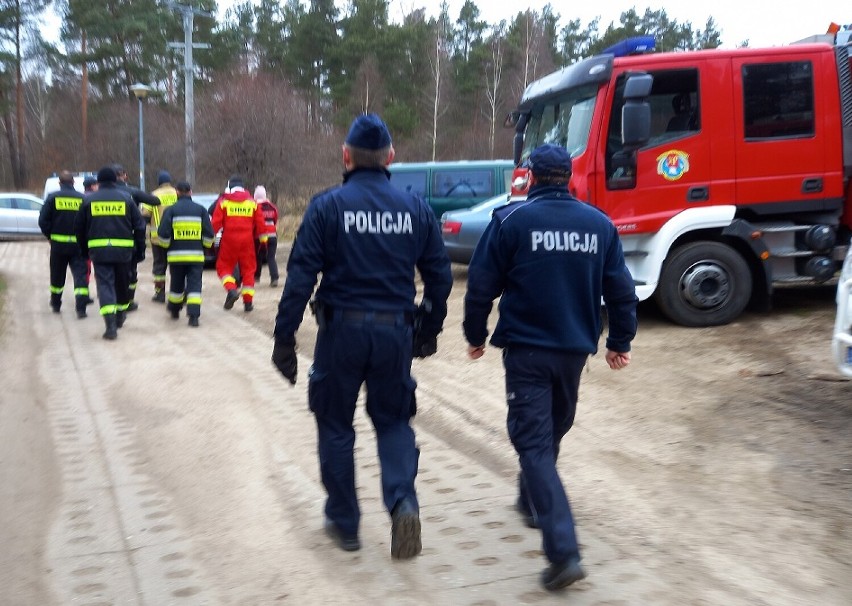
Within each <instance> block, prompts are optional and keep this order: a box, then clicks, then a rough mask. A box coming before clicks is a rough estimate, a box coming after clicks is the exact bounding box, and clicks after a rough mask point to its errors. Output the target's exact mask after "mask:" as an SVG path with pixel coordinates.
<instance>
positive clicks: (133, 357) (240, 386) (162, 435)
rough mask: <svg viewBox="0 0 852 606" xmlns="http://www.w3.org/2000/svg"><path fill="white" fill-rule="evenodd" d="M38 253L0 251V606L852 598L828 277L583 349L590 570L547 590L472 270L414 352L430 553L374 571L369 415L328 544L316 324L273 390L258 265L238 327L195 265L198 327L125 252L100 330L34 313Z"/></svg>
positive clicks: (146, 266) (575, 439)
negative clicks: (613, 358)
mask: <svg viewBox="0 0 852 606" xmlns="http://www.w3.org/2000/svg"><path fill="white" fill-rule="evenodd" d="M285 248H286V247H285ZM286 254H287V251H286V249H285V250H282V251H280V255H279V257H280V259H281V260H282V261H283V260H284V259H285V258H286ZM47 257H48V248H47V245H46V244H45V243H44V242H36V241H30V242H0V275H2V277H3V279H4V280H5V281H6V283H7V289H6V292H5V294H4V301H3V313H2V316H0V352H2V353H0V356H2V364H0V380H2V383H0V385H2V391H0V402H1V403H2V404H0V472H2V482H0V520H2V523H0V544H2V545H3V548H2V550H0V604H3V605H39V606H41V605H54V604H55V605H66V604H79V605H87V606H95V605H105V604H134V605H164V604H176V605H184V604H186V605H194V604H235V605H249V604H278V603H289V604H299V605H302V604H353V605H358V604H373V605H375V604H453V605H456V604H458V605H464V606H473V605H478V606H485V605H514V604H557V603H564V602H569V603H571V604H575V605H581V606H582V605H590V606H591V605H595V606H603V605H610V606H612V605H635V604H649V605H673V606H674V605H683V604H712V605H716V604H718V605H725V606H728V605H755V604H756V605H767V606H769V605H771V606H783V605H802V604H820V605H823V604H825V605H837V606H841V605H847V604H850V603H852V531H850V524H849V520H850V514H851V513H852V444H850V436H852V383H850V382H849V381H844V380H841V379H840V377H839V376H838V375H837V374H836V373H835V372H834V369H833V367H832V364H831V360H830V347H829V340H830V332H831V327H832V319H833V314H834V307H833V293H832V291H831V289H828V288H825V289H816V290H809V291H804V292H801V291H794V292H791V293H782V294H780V295H778V296H777V297H776V311H775V312H774V313H772V314H770V315H746V316H744V317H743V318H742V319H741V320H740V321H738V322H736V323H735V324H732V325H730V326H726V327H721V328H713V329H699V330H694V329H684V328H680V327H676V326H673V325H671V324H669V323H667V322H666V321H664V320H662V319H661V318H660V317H659V315H658V314H657V312H656V311H655V310H654V308H653V306H650V305H643V306H642V308H641V310H640V312H641V313H640V332H639V336H638V337H637V340H636V342H635V345H634V354H633V356H634V357H633V359H634V363H633V365H632V366H631V367H630V368H629V369H627V370H625V371H622V372H618V373H615V372H612V371H610V370H609V369H608V368H607V367H606V365H605V363H604V361H603V359H602V357H601V356H597V357H595V358H593V359H592V360H591V361H590V364H589V367H588V372H586V373H585V374H584V379H583V385H582V388H581V398H580V406H579V411H578V418H577V422H576V424H575V426H574V428H573V429H572V430H571V432H570V433H569V435H568V436H567V438H566V440H565V441H564V442H563V455H562V457H561V460H560V471H561V474H562V476H563V479H564V481H565V483H566V486H567V488H568V491H569V494H570V496H571V499H572V504H573V506H574V509H575V513H576V516H577V519H578V534H579V537H580V540H581V543H582V546H583V554H584V565H585V566H586V568H587V571H588V573H589V576H588V578H587V579H586V580H584V581H582V582H580V583H577V584H576V585H574V586H572V587H571V588H570V589H569V590H568V591H566V592H565V593H562V594H558V595H551V594H548V593H546V592H544V591H542V590H541V589H540V588H539V585H538V582H537V579H538V576H537V575H538V573H539V572H540V570H541V569H542V568H543V567H544V559H543V557H542V554H541V550H540V537H539V536H538V534H537V532H535V531H532V530H529V529H527V528H525V527H524V526H523V524H522V523H521V520H520V519H519V518H518V517H517V515H516V514H515V513H514V512H513V510H512V504H513V502H514V498H515V473H516V460H515V457H514V455H513V452H512V449H511V446H510V444H509V442H508V439H507V437H506V431H505V403H504V399H503V382H502V381H503V379H502V377H503V374H502V367H501V364H500V355H499V351H498V350H495V349H493V348H491V349H489V350H488V352H487V353H486V356H485V357H484V358H483V359H481V360H479V361H476V362H471V361H469V360H467V358H466V356H465V346H464V342H463V339H462V336H461V330H460V323H461V313H462V304H461V301H462V297H463V294H464V282H465V279H466V268H464V267H463V266H454V272H455V274H456V285H455V289H454V291H453V294H452V301H451V308H450V317H449V318H448V322H447V327H446V330H445V333H444V334H443V335H442V337H441V340H440V343H439V352H438V354H437V355H436V356H434V357H432V358H430V359H427V360H424V361H419V360H418V361H415V364H414V374H415V377H416V379H417V381H418V384H419V387H418V392H417V393H418V406H419V412H418V416H417V418H416V429H417V434H418V441H419V443H420V447H421V450H422V454H421V470H420V475H419V476H418V490H419V495H420V500H421V506H422V511H421V515H422V519H423V543H424V550H423V555H422V556H421V557H419V558H416V559H415V560H413V561H408V562H392V561H391V560H390V555H389V520H388V516H387V514H386V512H384V511H383V508H382V505H381V502H380V490H379V479H378V476H379V469H378V466H377V460H376V457H375V442H374V440H373V436H372V431H371V428H370V426H369V421H368V420H367V419H366V418H365V417H364V415H363V411H362V409H361V408H359V413H358V415H357V423H358V430H359V438H358V442H357V462H358V480H359V486H360V495H361V504H362V508H363V510H364V517H363V523H362V532H361V534H362V537H361V538H362V544H363V548H362V550H361V551H360V552H357V553H355V554H349V553H344V552H341V551H339V550H337V549H335V548H334V547H332V546H331V544H330V543H329V541H328V539H327V538H326V537H325V536H324V535H323V533H322V530H321V524H322V506H323V498H324V494H323V489H322V486H321V484H320V483H319V478H318V465H317V461H316V455H315V435H314V433H315V428H314V423H313V418H312V416H311V415H310V413H309V412H308V410H307V406H306V397H305V386H306V372H307V369H308V366H309V365H310V357H311V351H312V344H313V338H314V331H315V326H314V325H313V321H312V320H311V318H310V317H307V318H306V320H305V323H304V324H303V327H302V329H301V330H300V332H299V335H298V341H299V353H300V360H299V362H300V376H299V383H298V384H297V386H296V387H295V388H290V387H289V386H288V385H287V384H285V383H284V381H283V380H282V379H281V378H280V377H279V376H278V375H277V373H276V372H275V371H274V369H273V367H272V366H271V364H270V362H269V356H270V353H271V340H270V335H271V328H272V320H273V318H274V314H275V308H276V306H277V300H278V297H279V295H280V288H279V289H271V288H269V287H268V286H267V284H268V275H267V274H266V273H264V278H263V280H262V284H261V286H260V287H259V288H258V295H257V300H256V304H255V311H254V312H253V313H252V314H245V313H244V312H243V311H242V310H241V308H240V305H239V304H238V305H237V306H236V307H235V308H234V310H232V311H230V312H227V311H225V310H223V309H222V306H221V304H222V300H223V298H224V297H223V292H222V290H221V286H220V285H219V284H218V282H217V281H216V278H215V274H214V273H213V272H211V271H206V272H205V276H204V278H205V285H204V296H205V302H204V305H203V310H202V318H201V328H199V329H190V328H189V327H187V325H186V323H185V322H186V321H185V319H183V318H182V319H181V320H180V321H178V322H174V321H172V320H171V319H170V318H169V317H168V315H167V314H166V312H165V310H164V309H163V307H162V306H161V305H158V304H155V303H152V302H150V296H151V294H152V290H151V284H150V279H149V275H150V261H148V262H146V263H143V264H142V265H141V266H140V291H139V295H138V300H139V301H140V310H139V311H137V312H135V313H133V314H131V315H130V316H129V319H128V322H127V324H126V326H125V327H124V328H123V329H121V332H120V336H119V339H118V340H117V341H115V342H106V341H104V340H103V339H101V334H102V332H103V323H102V321H101V320H100V318H99V317H97V316H96V315H94V313H90V317H89V318H88V319H86V320H77V319H76V317H75V316H74V313H73V302H72V300H71V296H70V293H69V290H68V289H66V295H65V302H64V308H63V311H62V313H61V314H58V315H57V314H53V313H51V311H50V309H49V307H48V304H47V299H48V295H47V285H48V272H47ZM69 279H70V276H69ZM90 309H91V308H90ZM492 319H493V318H492ZM492 326H493V323H492Z"/></svg>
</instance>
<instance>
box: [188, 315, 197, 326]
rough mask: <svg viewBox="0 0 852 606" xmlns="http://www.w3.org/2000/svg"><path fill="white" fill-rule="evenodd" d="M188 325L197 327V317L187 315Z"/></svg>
mask: <svg viewBox="0 0 852 606" xmlns="http://www.w3.org/2000/svg"><path fill="white" fill-rule="evenodd" d="M189 325H190V326H193V327H195V328H198V318H196V317H195V316H189Z"/></svg>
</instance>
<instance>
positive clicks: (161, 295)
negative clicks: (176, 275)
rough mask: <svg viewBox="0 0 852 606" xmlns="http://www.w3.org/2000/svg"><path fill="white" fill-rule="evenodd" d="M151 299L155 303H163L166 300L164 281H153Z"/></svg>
mask: <svg viewBox="0 0 852 606" xmlns="http://www.w3.org/2000/svg"><path fill="white" fill-rule="evenodd" d="M151 300H152V301H154V302H155V303H165V302H166V283H165V282H154V296H153V297H151Z"/></svg>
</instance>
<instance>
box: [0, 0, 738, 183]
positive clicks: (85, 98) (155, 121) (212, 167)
mask: <svg viewBox="0 0 852 606" xmlns="http://www.w3.org/2000/svg"><path fill="white" fill-rule="evenodd" d="M389 6H390V2H389V1H388V0H350V1H349V2H348V3H347V4H346V5H345V7H342V8H341V7H340V6H339V5H338V4H336V3H335V2H334V0H309V1H308V2H300V1H299V0H284V1H279V0H260V1H259V2H255V3H252V2H244V3H242V4H238V5H236V6H235V7H233V8H231V9H229V10H228V11H227V12H226V13H225V15H224V17H223V18H222V19H221V20H219V19H217V18H216V17H215V15H216V14H217V6H216V2H215V1H214V0H195V1H194V2H193V3H192V8H193V9H194V11H193V13H192V18H191V21H192V29H191V37H192V42H193V43H194V44H196V45H198V47H197V48H194V50H193V69H192V77H193V90H194V107H195V111H194V124H195V146H194V155H195V176H196V179H195V180H196V181H197V183H195V184H194V185H195V189H196V191H202V190H206V191H216V190H219V189H221V188H222V187H223V186H224V184H225V181H226V180H227V177H228V175H230V174H231V173H234V172H240V173H242V174H243V175H244V176H245V178H246V180H247V181H248V182H249V183H261V182H262V183H265V184H266V186H267V189H269V190H270V191H271V192H272V194H273V196H274V197H276V198H281V197H290V196H294V197H299V196H304V195H305V194H306V193H307V192H309V191H310V190H311V189H314V188H316V187H318V186H320V185H329V184H331V183H333V182H334V181H335V180H338V179H339V176H340V172H341V161H340V141H341V140H342V138H343V135H344V132H345V128H346V126H347V125H348V123H349V122H350V121H351V119H352V118H353V117H354V116H355V115H357V114H358V113H361V112H367V111H372V112H378V113H380V114H381V115H382V116H383V117H384V119H385V120H386V121H387V123H388V125H389V127H390V129H391V132H392V134H393V136H394V144H395V147H396V148H397V159H398V160H406V161H422V160H432V159H435V160H450V159H483V158H505V157H508V156H510V153H511V152H510V150H511V137H512V132H511V131H510V130H507V129H504V128H502V124H503V121H504V118H505V116H506V114H507V113H508V112H509V111H511V110H512V109H513V108H514V106H515V105H516V104H517V102H518V100H519V99H520V96H521V93H522V92H523V90H524V88H525V87H526V86H527V84H529V83H530V82H532V81H533V80H536V79H537V78H540V77H541V76H543V75H545V74H547V73H550V72H552V71H553V70H555V69H557V68H559V67H562V66H564V65H568V64H570V63H572V62H574V61H576V60H577V59H579V58H582V57H586V56H590V55H593V54H595V53H596V52H599V51H601V50H603V49H604V48H606V47H608V46H610V45H611V44H613V43H615V42H617V41H619V40H621V39H623V38H625V37H628V36H635V35H643V34H645V35H647V34H650V35H653V36H654V37H655V38H656V41H657V50H661V51H664V50H680V51H687V50H693V49H700V48H713V47H717V46H719V45H720V44H721V42H722V40H721V34H720V32H719V30H718V29H717V25H716V23H715V22H714V20H713V19H712V17H710V18H708V20H707V22H706V23H704V24H701V25H700V27H696V26H695V25H694V24H692V23H690V22H685V23H681V22H678V21H677V20H675V19H670V18H669V17H668V15H667V14H666V11H665V10H664V9H656V10H654V9H651V8H647V9H645V10H644V12H641V13H640V12H637V10H636V9H635V8H628V9H626V10H625V11H624V12H623V13H621V16H620V19H619V21H618V23H615V22H612V23H609V24H602V23H601V22H600V19H599V18H598V19H595V20H593V21H591V22H589V23H581V22H580V20H571V19H570V18H569V17H566V16H563V15H560V14H559V13H558V12H556V10H555V9H554V8H553V7H552V6H551V5H546V6H545V7H544V8H543V9H541V10H540V11H535V10H530V9H527V10H523V11H518V12H517V13H515V14H514V15H507V17H506V19H504V20H501V21H499V22H498V23H488V22H486V21H485V20H484V19H482V17H481V12H480V9H479V7H478V6H477V4H476V3H475V2H474V1H473V0H467V1H466V2H465V3H464V5H463V6H462V7H461V9H460V11H459V13H458V14H452V15H451V14H450V13H449V8H448V6H447V4H446V3H445V4H444V5H443V6H442V7H441V11H440V14H438V15H429V14H427V13H426V11H425V9H416V10H412V11H411V12H410V13H408V14H406V15H405V16H404V17H403V18H402V19H401V20H400V21H399V22H395V21H392V20H391V19H390V18H389ZM181 8H182V7H181V5H179V4H177V3H175V2H169V1H158V0H109V1H108V2H105V1H104V0H0V124H1V125H2V131H3V132H2V140H0V187H2V188H3V189H13V188H14V189H29V190H31V191H36V192H39V193H40V188H41V186H42V185H43V183H44V179H45V177H46V176H47V175H48V174H50V173H51V172H53V171H56V170H59V169H62V168H71V169H73V170H77V171H84V170H96V169H97V168H98V167H99V166H101V165H103V164H104V163H107V162H119V163H122V164H124V165H125V166H126V167H127V168H128V172H130V173H131V174H134V173H135V172H136V171H138V166H139V153H138V149H139V129H138V105H137V103H138V102H137V100H136V98H135V97H134V96H133V94H132V93H131V92H130V87H131V85H133V84H134V83H144V84H146V85H148V86H150V87H151V88H152V89H154V93H155V94H154V95H152V96H150V97H148V98H147V99H145V100H144V104H143V117H144V148H145V168H146V171H145V172H146V182H147V183H151V182H152V180H153V179H154V178H155V176H156V174H157V172H158V171H159V170H160V169H166V170H169V171H170V172H171V173H172V174H173V175H175V176H176V177H180V176H182V175H184V174H185V137H184V133H185V129H184V121H185V117H184V78H185V70H184V56H183V43H184V41H185V39H186V38H185V36H186V32H185V29H184V28H185V25H188V22H189V19H188V17H187V13H186V11H184V10H181ZM711 8H712V7H711ZM46 11H54V12H55V14H57V15H58V16H59V22H60V24H61V25H60V29H59V31H45V28H44V26H43V25H42V23H44V22H45V20H44V15H45V13H46ZM176 43H177V44H176ZM739 44H740V45H743V44H747V41H740V42H739ZM204 46H206V47H204Z"/></svg>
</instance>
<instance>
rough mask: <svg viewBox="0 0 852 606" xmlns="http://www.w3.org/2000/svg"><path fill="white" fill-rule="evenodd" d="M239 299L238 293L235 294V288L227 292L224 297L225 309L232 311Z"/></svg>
mask: <svg viewBox="0 0 852 606" xmlns="http://www.w3.org/2000/svg"><path fill="white" fill-rule="evenodd" d="M239 298H240V293H238V292H237V289H236V288H235V289H233V290H229V291H228V294H226V295H225V309H232V308H233V307H234V303H236V302H237V299H239Z"/></svg>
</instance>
